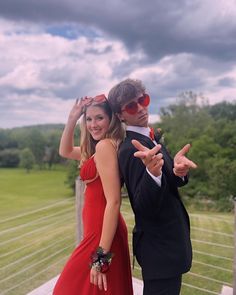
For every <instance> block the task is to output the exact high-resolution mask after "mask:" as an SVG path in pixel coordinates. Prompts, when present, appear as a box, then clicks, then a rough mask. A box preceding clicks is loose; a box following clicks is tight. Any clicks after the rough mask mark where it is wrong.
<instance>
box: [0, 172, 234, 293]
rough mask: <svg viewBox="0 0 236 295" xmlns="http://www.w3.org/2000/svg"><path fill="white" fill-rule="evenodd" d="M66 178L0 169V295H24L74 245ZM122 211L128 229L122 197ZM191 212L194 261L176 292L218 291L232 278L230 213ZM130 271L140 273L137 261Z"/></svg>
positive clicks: (54, 270)
mask: <svg viewBox="0 0 236 295" xmlns="http://www.w3.org/2000/svg"><path fill="white" fill-rule="evenodd" d="M65 177H66V176H65V171H64V170H63V169H57V170H52V171H32V172H31V173H30V174H26V173H25V172H24V171H23V170H20V169H0V294H2V295H4V294H7V295H13V294H14V295H21V294H22V295H23V294H26V293H27V292H29V291H30V290H32V289H34V288H36V287H38V286H39V285H41V284H43V283H45V282H46V281H48V280H49V279H51V278H53V277H54V276H56V275H57V274H58V273H59V272H60V271H61V269H62V267H63V265H64V263H65V261H66V260H67V258H68V256H69V255H70V253H71V252H72V250H73V248H74V247H75V232H76V218H75V200H74V197H72V196H71V192H70V191H69V189H68V188H67V187H66V186H65V184H64V181H65ZM122 213H123V216H124V218H125V220H126V222H127V226H128V229H129V233H131V230H132V226H133V215H132V212H131V210H130V206H129V202H128V200H127V199H123V204H122ZM190 217H191V227H192V229H191V231H192V242H193V249H194V260H193V267H192V269H191V271H190V272H189V273H188V274H186V275H184V279H183V287H182V293H181V294H182V295H202V294H219V293H220V290H221V288H222V285H223V284H226V285H231V284H232V280H233V275H232V265H233V253H234V251H233V231H234V224H233V215H232V214H220V213H208V212H191V213H190ZM129 237H130V238H131V234H129ZM133 275H134V276H136V277H139V278H140V277H141V276H140V268H139V267H138V264H137V263H136V264H135V269H134V270H133Z"/></svg>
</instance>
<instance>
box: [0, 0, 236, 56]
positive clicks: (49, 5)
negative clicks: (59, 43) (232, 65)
mask: <svg viewBox="0 0 236 295" xmlns="http://www.w3.org/2000/svg"><path fill="white" fill-rule="evenodd" d="M224 7H226V8H227V5H226V4H225V5H224V6H223V4H222V2H221V1H217V2H216V1H213V0H208V1H203V0H195V1H194V0H193V1H187V0H175V1H162V0H158V1H157V0H150V1H148V3H147V2H145V1H141V0H139V1H135V2H134V1H127V2H124V1H117V0H113V1H112V0H111V1H105V2H103V5H101V3H100V2H96V1H92V0H86V1H81V0H80V1H75V0H69V1H64V0H59V1H56V0H41V1H32V0H22V1H18V0H8V1H1V3H0V15H1V16H2V17H5V18H10V19H14V20H18V21H20V20H23V21H30V22H39V23H47V24H48V25H50V24H63V23H68V22H69V23H71V24H80V25H84V26H88V27H90V28H96V29H99V30H102V31H103V32H106V33H107V34H108V35H109V36H110V37H113V38H118V39H120V40H122V41H123V42H124V44H126V46H127V48H128V49H129V50H130V52H132V51H134V50H139V49H142V50H144V52H146V54H147V56H148V58H149V59H150V60H151V61H155V60H159V59H160V58H162V57H163V56H166V55H172V54H179V53H192V54H196V55H203V56H210V57H211V58H214V59H217V60H222V61H225V60H235V59H236V50H235V48H236V39H235V37H234V36H235V35H236V21H235V20H234V19H236V14H235V11H233V9H232V10H230V7H228V9H225V11H222V10H223V8H224ZM233 17H234V18H233Z"/></svg>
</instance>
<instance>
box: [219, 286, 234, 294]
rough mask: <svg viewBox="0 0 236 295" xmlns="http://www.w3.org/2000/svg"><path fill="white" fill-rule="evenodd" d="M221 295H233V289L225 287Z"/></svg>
mask: <svg viewBox="0 0 236 295" xmlns="http://www.w3.org/2000/svg"><path fill="white" fill-rule="evenodd" d="M220 295H233V288H231V287H228V286H223V288H222V291H221V293H220Z"/></svg>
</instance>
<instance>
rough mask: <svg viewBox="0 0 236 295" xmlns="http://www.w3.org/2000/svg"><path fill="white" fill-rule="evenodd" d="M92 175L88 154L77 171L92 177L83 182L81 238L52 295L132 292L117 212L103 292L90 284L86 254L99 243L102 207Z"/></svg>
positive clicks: (99, 188) (93, 168) (96, 180)
mask: <svg viewBox="0 0 236 295" xmlns="http://www.w3.org/2000/svg"><path fill="white" fill-rule="evenodd" d="M96 175H97V170H96V165H95V162H94V158H93V157H91V158H89V159H88V160H87V161H85V162H84V164H83V166H82V167H81V172H80V176H81V178H82V179H83V180H84V181H85V180H87V181H88V180H93V179H94V180H93V181H91V182H89V183H87V185H86V190H85V200H84V208H83V213H82V218H83V226H84V238H83V240H82V242H81V243H80V244H79V246H78V247H77V248H76V249H75V250H74V252H73V253H72V255H71V257H70V258H69V260H68V262H67V263H66V265H65V267H64V270H63V271H62V273H61V275H60V277H59V279H58V281H57V283H56V286H55V288H54V291H53V295H133V288H132V276H131V268H130V256H129V248H128V234H127V228H126V225H125V222H124V220H123V218H122V216H121V214H120V215H119V222H118V227H117V231H116V234H115V236H114V239H113V243H112V246H111V250H110V251H111V252H112V253H114V256H113V259H112V263H111V265H110V268H109V271H108V272H107V291H104V290H103V291H100V290H99V289H98V287H97V286H95V285H93V284H91V283H90V268H89V262H90V255H91V253H92V252H93V251H94V250H95V249H96V248H97V247H98V246H99V242H100V237H101V231H102V223H103V215H104V210H105V206H106V199H105V196H104V192H103V188H102V183H101V179H100V177H99V176H98V177H96Z"/></svg>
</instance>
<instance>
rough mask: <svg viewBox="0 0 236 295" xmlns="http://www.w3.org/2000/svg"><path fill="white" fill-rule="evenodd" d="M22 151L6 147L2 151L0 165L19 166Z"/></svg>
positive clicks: (5, 166) (0, 152)
mask: <svg viewBox="0 0 236 295" xmlns="http://www.w3.org/2000/svg"><path fill="white" fill-rule="evenodd" d="M19 162H20V151H19V150H18V149H4V150H2V151H0V167H4V168H7V167H10V168H13V167H18V165H19Z"/></svg>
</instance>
